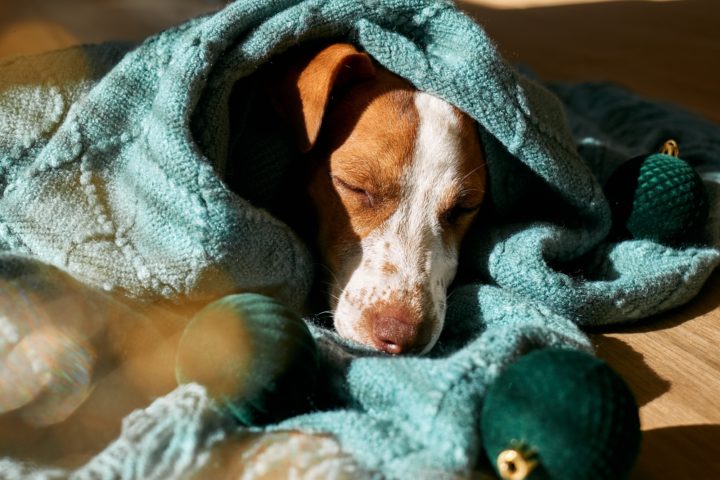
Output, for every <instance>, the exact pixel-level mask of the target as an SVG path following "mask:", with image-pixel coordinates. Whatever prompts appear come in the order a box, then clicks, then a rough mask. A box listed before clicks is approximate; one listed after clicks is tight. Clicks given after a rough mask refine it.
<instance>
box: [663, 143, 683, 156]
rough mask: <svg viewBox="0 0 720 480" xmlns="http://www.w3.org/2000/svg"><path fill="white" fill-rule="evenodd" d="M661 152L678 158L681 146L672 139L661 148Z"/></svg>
mask: <svg viewBox="0 0 720 480" xmlns="http://www.w3.org/2000/svg"><path fill="white" fill-rule="evenodd" d="M660 153H662V154H665V155H671V156H673V157H675V158H677V157H679V156H680V147H679V146H678V144H677V142H676V141H675V140H672V139H670V140H668V141H667V142H665V143H664V144H663V146H662V147H661V148H660Z"/></svg>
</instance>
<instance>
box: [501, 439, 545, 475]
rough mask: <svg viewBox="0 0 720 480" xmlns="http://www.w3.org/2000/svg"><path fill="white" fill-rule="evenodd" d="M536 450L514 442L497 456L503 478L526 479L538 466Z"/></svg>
mask: <svg viewBox="0 0 720 480" xmlns="http://www.w3.org/2000/svg"><path fill="white" fill-rule="evenodd" d="M537 464H538V462H537V457H536V455H535V452H534V451H533V450H531V449H530V448H527V447H525V446H523V445H517V444H513V445H512V446H511V447H510V448H508V449H507V450H503V451H502V452H500V455H498V457H497V469H498V473H499V474H500V477H502V479H503V480H525V479H526V478H528V477H529V476H530V474H531V473H532V471H533V470H534V469H535V467H537Z"/></svg>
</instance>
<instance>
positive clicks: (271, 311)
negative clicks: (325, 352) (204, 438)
mask: <svg viewBox="0 0 720 480" xmlns="http://www.w3.org/2000/svg"><path fill="white" fill-rule="evenodd" d="M317 371H318V354H317V347H316V344H315V340H314V339H313V337H312V335H311V333H310V331H309V330H308V328H307V325H306V324H305V322H304V321H303V320H302V319H301V318H300V317H299V316H298V315H297V314H295V313H294V312H293V311H291V310H290V309H288V308H287V307H285V306H284V305H283V304H281V303H280V302H278V301H277V300H275V299H273V298H270V297H267V296H264V295H258V294H253V293H243V294H237V295H229V296H227V297H224V298H222V299H220V300H218V301H216V302H213V303H211V304H210V305H208V306H206V307H205V308H204V309H202V310H201V311H200V312H198V313H197V314H196V315H195V316H194V317H193V318H192V320H191V321H190V322H189V323H188V325H187V327H186V328H185V331H184V332H183V335H182V337H181V339H180V343H179V346H178V351H177V357H176V362H175V376H176V378H177V381H178V383H180V384H183V383H189V382H197V383H200V384H202V385H204V386H205V387H206V388H207V390H208V393H209V394H210V395H211V397H212V398H214V399H216V400H218V401H219V402H220V403H221V405H223V406H224V407H226V408H227V410H228V411H229V412H230V413H231V414H232V415H233V416H234V417H235V418H236V419H237V420H238V421H239V422H240V423H242V424H243V425H246V426H252V425H263V424H266V423H270V422H275V421H279V420H282V419H284V418H287V417H290V416H293V415H296V414H298V413H302V412H303V411H306V410H307V409H308V407H309V406H310V404H311V401H312V400H311V399H312V394H313V392H314V390H315V385H316V381H317Z"/></svg>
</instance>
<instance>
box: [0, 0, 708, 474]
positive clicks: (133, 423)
mask: <svg viewBox="0 0 720 480" xmlns="http://www.w3.org/2000/svg"><path fill="white" fill-rule="evenodd" d="M318 39H328V40H330V39H333V40H337V39H342V40H347V41H351V42H353V43H355V44H357V45H359V46H360V47H362V48H363V49H364V50H366V51H367V52H368V53H369V54H370V55H371V56H372V57H373V58H374V59H375V60H377V61H378V62H379V63H380V64H382V65H383V66H385V67H386V68H388V69H389V70H391V71H393V72H395V73H397V74H399V75H401V76H403V77H405V78H407V79H408V80H409V81H411V82H412V83H413V84H414V85H415V86H416V87H417V88H419V89H421V90H424V91H428V92H431V93H433V94H435V95H437V96H439V97H442V98H444V99H445V100H447V101H449V102H451V103H453V104H454V105H456V106H457V107H459V108H460V109H462V110H463V111H465V112H467V113H468V114H470V115H471V116H472V117H473V118H475V119H476V120H477V122H478V124H479V128H480V132H481V136H482V140H483V144H484V147H485V153H486V157H487V159H488V168H489V179H490V188H489V199H490V200H489V201H490V208H488V212H487V213H486V214H485V215H483V217H482V218H481V220H482V221H479V222H478V223H477V224H476V225H475V228H474V229H473V231H472V232H471V234H470V237H469V239H468V241H467V242H466V245H465V246H464V250H463V253H462V255H461V259H460V261H461V273H460V280H459V282H458V286H457V288H456V289H455V290H454V292H453V293H452V295H451V297H450V300H449V311H448V315H447V320H446V327H445V331H444V332H443V335H442V337H441V339H440V341H439V343H438V344H437V346H436V348H435V349H434V350H433V351H432V352H431V354H430V355H429V356H428V357H426V358H389V357H382V356H377V355H373V354H371V353H369V352H366V351H364V350H362V349H359V348H357V347H356V346H353V345H349V344H347V343H346V342H344V341H343V340H341V339H339V338H337V336H336V335H335V334H334V333H333V332H331V331H328V330H325V329H323V328H322V327H321V326H317V325H313V333H314V334H315V336H316V338H317V340H318V344H319V346H320V350H321V354H322V361H323V368H324V370H323V375H324V377H323V380H322V382H323V384H324V385H325V386H326V388H327V390H328V392H329V394H330V395H334V396H336V397H337V401H336V405H337V408H334V409H333V410H332V411H318V412H312V413H309V414H307V415H304V416H301V417H296V418H291V419H287V420H286V421H285V422H283V423H281V424H279V425H275V426H272V427H269V428H270V429H290V428H292V429H301V430H304V431H309V432H326V433H331V434H333V435H335V436H336V438H337V439H338V440H339V442H340V445H341V446H342V448H343V450H344V451H346V452H348V453H349V454H351V455H352V456H353V458H354V459H355V460H356V461H357V462H358V464H359V465H360V466H361V467H362V468H363V469H364V470H366V471H368V472H373V473H376V474H382V475H384V476H385V477H388V478H413V477H414V478H443V477H445V476H448V477H449V476H452V475H466V474H468V472H469V471H470V470H471V469H472V468H473V467H474V466H475V465H476V463H477V461H478V458H479V455H480V449H481V446H480V440H479V438H480V437H479V435H480V433H479V432H480V427H481V426H480V425H479V413H480V407H481V405H482V400H483V396H484V392H485V390H486V388H487V386H488V385H489V384H490V383H491V382H492V381H493V379H494V378H495V377H496V376H497V375H498V373H499V372H500V371H501V370H502V369H503V367H504V366H505V365H507V364H508V363H509V362H511V361H512V360H513V359H515V358H517V357H518V356H519V355H521V354H523V353H524V352H527V351H528V350H531V349H533V348H538V347H541V346H546V345H548V346H549V345H556V346H565V347H569V348H580V349H584V350H590V349H591V347H590V343H589V341H588V339H587V338H586V337H585V336H584V335H583V334H582V333H581V332H580V330H579V328H578V325H580V326H582V325H599V324H607V323H613V322H620V321H629V320H637V319H640V318H644V317H647V316H649V315H652V314H655V313H657V312H660V311H663V310H667V309H670V308H673V307H676V306H678V305H681V304H683V303H685V302H686V301H688V300H689V299H690V298H692V297H693V296H694V295H695V294H696V293H697V292H698V291H699V289H700V287H701V286H702V284H703V282H704V281H705V280H706V279H707V277H708V276H709V275H710V273H711V272H712V271H713V269H714V268H715V266H716V265H717V264H718V261H719V260H720V255H719V252H718V249H717V248H716V246H717V238H718V235H717V233H718V232H717V222H715V223H711V224H710V225H709V227H708V241H707V244H706V246H694V247H683V248H671V247H668V246H664V245H660V244H657V243H653V242H650V241H645V240H628V241H623V242H619V243H611V242H608V241H606V240H605V238H606V236H607V234H608V231H609V229H610V214H609V208H608V205H607V202H606V200H605V198H604V196H603V193H602V189H601V187H600V181H602V180H604V179H605V178H606V177H607V175H608V173H609V171H610V170H611V169H612V168H613V167H614V166H616V165H617V163H618V162H619V161H621V160H624V159H626V158H629V157H630V156H633V155H635V154H638V153H648V152H650V151H653V150H655V149H656V148H657V147H658V146H659V145H660V144H661V143H662V141H663V140H665V139H666V137H674V138H676V139H678V140H679V141H680V143H681V146H682V148H683V152H684V153H685V154H684V155H683V156H684V157H685V158H687V159H688V160H690V161H691V162H694V164H695V165H696V166H698V168H703V169H705V171H707V172H710V173H712V172H717V171H720V168H717V164H713V159H720V146H719V143H718V139H719V138H720V133H719V131H718V129H717V128H716V127H715V126H714V125H710V124H708V123H705V122H703V121H702V120H700V119H697V118H695V117H692V116H690V115H688V114H686V113H684V112H680V111H677V110H675V109H673V108H671V107H666V106H662V105H657V104H653V103H649V102H643V101H641V100H639V99H637V98H635V97H633V96H631V95H629V94H626V93H624V92H622V91H621V90H618V89H616V88H614V87H611V86H604V85H585V86H575V87H573V86H564V85H556V86H553V87H552V88H553V89H554V90H555V93H556V94H557V95H559V96H560V97H561V98H562V100H563V102H561V101H560V100H559V99H558V96H556V95H554V94H552V93H551V92H550V91H549V90H548V89H546V88H545V87H543V86H541V85H540V84H539V83H536V82H535V81H533V80H531V79H529V78H528V77H526V76H525V75H522V74H520V73H518V72H517V71H515V70H514V69H513V68H511V67H509V66H508V65H507V64H506V63H505V61H504V60H503V59H502V58H501V57H500V56H499V55H498V53H497V51H496V50H495V48H494V46H493V44H492V42H491V41H490V40H489V39H488V37H487V36H486V34H485V33H484V31H483V30H482V28H481V27H480V26H478V25H477V24H476V23H475V22H474V21H472V20H471V19H470V18H468V17H467V16H465V15H464V14H462V13H460V12H459V11H458V10H456V8H455V7H454V6H453V5H452V4H451V3H450V2H444V1H434V0H364V1H356V0H238V1H236V2H234V3H231V4H229V5H228V6H227V7H226V8H225V9H224V10H222V11H220V12H217V13H215V14H212V15H209V16H205V17H201V18H197V19H194V20H191V21H189V22H187V23H185V24H183V25H181V26H179V27H177V28H174V29H172V30H168V31H166V32H162V33H160V34H158V35H156V36H154V37H152V38H150V39H148V40H147V41H145V42H144V43H143V44H141V45H139V46H134V45H124V44H106V45H99V46H87V47H78V48H74V49H70V50H65V51H60V52H53V53H49V54H46V55H41V56H37V57H30V58H16V59H12V60H6V61H4V62H2V63H0V119H1V121H0V192H1V193H0V251H2V252H3V253H2V254H0V273H1V274H2V276H3V278H9V277H8V276H10V275H16V274H17V269H18V268H22V265H24V264H25V263H26V264H27V265H30V266H29V267H28V268H33V269H37V268H38V263H39V264H40V265H45V266H47V268H48V269H51V268H53V267H54V268H59V269H61V270H63V271H65V272H68V273H69V274H71V275H72V276H74V277H75V278H77V279H79V280H81V281H82V282H84V283H85V284H86V285H88V286H90V287H93V288H96V289H104V290H105V291H108V292H111V293H113V295H117V296H122V297H126V298H130V299H132V300H133V301H145V302H150V301H158V300H162V301H169V302H172V303H184V302H209V301H211V300H213V299H216V298H218V297H220V296H222V295H225V294H227V293H231V292H237V291H255V292H261V293H268V294H272V295H274V296H275V297H277V298H280V299H282V300H283V301H284V302H285V303H287V304H288V305H289V306H291V307H293V308H296V309H300V308H301V306H302V305H303V304H304V303H305V300H306V298H307V296H308V293H309V290H310V288H311V284H312V280H313V268H312V266H313V260H312V259H311V258H310V255H309V254H308V251H307V250H306V248H305V247H304V246H303V245H302V244H301V242H300V241H299V240H298V239H297V237H296V236H295V234H294V233H293V232H292V231H291V230H290V229H289V228H288V227H287V226H285V225H284V224H283V223H281V222H280V221H278V220H276V219H275V218H273V217H272V216H271V215H270V214H269V213H267V211H265V210H263V209H261V208H258V206H257V205H255V204H254V202H253V198H249V196H247V195H246V196H244V197H245V198H243V195H239V194H238V192H233V191H231V190H230V189H229V188H228V187H227V185H226V183H224V181H223V180H224V177H223V175H224V174H225V172H226V170H227V168H228V164H227V156H228V145H229V142H230V135H231V132H230V127H229V111H228V103H229V98H230V94H231V89H232V86H233V85H234V84H235V82H237V81H238V80H240V79H242V78H245V77H249V76H251V75H252V74H253V73H254V72H255V71H256V70H257V69H258V68H259V67H260V66H262V65H263V64H265V63H266V62H267V61H268V60H269V59H271V58H273V56H275V55H277V54H279V53H281V52H283V51H285V50H287V49H288V48H290V47H292V46H295V45H297V44H300V43H303V42H306V41H312V40H318ZM568 119H569V120H570V123H569V124H568ZM243 133H245V135H246V136H249V135H250V134H248V133H247V132H240V133H239V135H241V136H242V135H243ZM235 134H238V132H235ZM256 134H257V132H253V133H252V135H253V136H250V137H248V138H246V139H245V140H244V143H243V144H246V143H248V141H249V140H253V139H254V138H255V137H254V135H256ZM258 141H262V140H258ZM233 162H237V165H240V166H241V167H240V168H242V172H243V174H245V175H247V178H262V179H263V181H264V182H266V183H267V185H268V186H267V189H266V190H265V191H272V188H274V187H273V185H275V181H276V180H279V179H280V178H281V177H282V172H283V170H284V168H285V167H286V166H287V159H286V158H280V157H268V156H267V155H265V156H255V155H254V154H250V153H248V155H247V157H246V158H239V159H238V158H234V159H233ZM708 185H709V187H711V188H710V190H711V191H710V193H711V199H713V200H714V199H715V198H716V193H715V192H716V190H717V189H716V188H714V187H713V186H712V184H708ZM275 187H276V186H275ZM241 193H242V192H241ZM716 204H717V202H713V207H712V211H711V218H717V209H716V207H715V205H716ZM29 258H32V260H30V259H29ZM23 262H25V263H23ZM9 265H12V267H9ZM18 265H20V267H18ZM8 272H11V273H8ZM0 280H1V279H0ZM11 321H12V319H11ZM11 345H12V342H10V341H9V340H8V341H7V342H5V343H3V342H0V353H3V352H4V351H6V349H7V348H9V346H11ZM211 403H212V402H211V401H210V400H208V399H207V397H206V396H205V394H204V391H203V389H202V388H200V387H197V386H193V385H190V386H185V387H182V388H180V389H178V390H177V391H175V392H173V393H172V394H170V395H168V396H167V397H165V398H163V399H160V400H158V402H156V403H155V404H153V405H152V406H150V407H148V409H146V410H144V411H139V412H135V413H134V414H133V415H131V416H130V417H128V418H127V419H126V422H125V423H124V428H123V433H122V436H121V437H120V438H118V440H117V441H116V442H115V443H113V444H111V445H110V446H109V447H108V448H107V450H106V451H105V452H103V453H101V454H100V455H98V457H96V458H95V459H94V460H92V461H91V462H89V463H88V464H87V465H86V466H85V467H83V468H81V469H80V470H77V471H75V472H73V473H72V475H74V477H76V478H86V477H88V478H89V477H93V476H94V475H105V477H103V478H110V477H115V476H117V477H123V478H168V477H170V476H179V475H182V474H185V473H189V472H192V471H193V470H194V469H196V468H199V467H200V466H201V464H202V462H203V461H204V460H203V459H206V458H207V456H204V453H205V452H206V450H207V449H208V448H209V447H210V445H212V444H213V443H215V442H216V441H218V440H219V439H221V438H222V437H223V436H225V435H229V434H231V432H230V431H229V430H228V429H229V427H228V426H227V425H223V423H222V422H221V421H219V420H218V418H219V417H217V416H216V414H215V413H213V412H215V411H214V410H213V409H212V405H211ZM148 425H152V428H150V427H148ZM178 439H181V440H182V441H179V440H178ZM0 467H2V468H3V469H6V470H5V471H6V472H15V473H16V474H17V475H22V474H24V473H23V472H25V473H26V472H27V471H26V470H24V467H23V466H22V465H20V464H16V463H13V461H12V460H11V459H6V460H4V461H2V462H0ZM56 473H57V472H56ZM68 473H69V472H64V473H58V474H59V475H60V474H62V475H65V474H68ZM93 478H94V477H93Z"/></svg>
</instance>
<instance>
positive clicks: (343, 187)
mask: <svg viewBox="0 0 720 480" xmlns="http://www.w3.org/2000/svg"><path fill="white" fill-rule="evenodd" d="M332 181H333V184H334V185H335V187H336V188H337V189H338V190H339V191H340V192H341V193H345V194H348V195H352V196H355V197H357V199H359V200H361V201H362V202H363V204H364V205H365V206H367V207H372V206H373V205H375V203H376V196H375V195H373V194H372V193H371V192H370V191H369V190H367V189H365V188H363V187H360V186H357V185H354V184H351V183H349V182H347V181H346V180H343V179H341V178H340V177H338V176H337V175H332Z"/></svg>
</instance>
